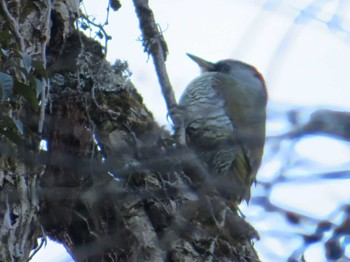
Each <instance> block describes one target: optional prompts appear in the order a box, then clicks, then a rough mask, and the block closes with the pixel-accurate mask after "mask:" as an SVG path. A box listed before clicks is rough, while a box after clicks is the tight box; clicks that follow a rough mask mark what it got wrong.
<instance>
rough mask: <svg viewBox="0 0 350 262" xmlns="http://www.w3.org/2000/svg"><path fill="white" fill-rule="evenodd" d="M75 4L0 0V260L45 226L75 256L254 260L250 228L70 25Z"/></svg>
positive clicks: (18, 256)
mask: <svg viewBox="0 0 350 262" xmlns="http://www.w3.org/2000/svg"><path fill="white" fill-rule="evenodd" d="M78 8H79V7H78V1H75V0H66V1H58V0H56V1H55V0H53V1H52V2H51V1H50V0H48V1H43V0H34V1H24V0H17V1H15V0H12V1H11V0H8V1H2V4H1V9H0V10H1V12H0V15H1V16H0V17H1V19H0V35H1V37H0V44H1V48H2V50H1V60H0V62H1V64H0V72H2V73H1V74H0V83H1V102H0V143H1V144H0V154H1V156H0V187H1V194H0V201H1V202H0V207H1V209H0V211H1V216H0V224H1V231H0V234H1V245H0V261H27V260H28V258H29V254H30V252H31V251H32V250H35V249H37V246H36V239H37V238H39V237H45V236H48V237H50V238H51V239H54V240H55V241H58V242H60V243H62V244H63V245H64V246H65V247H66V249H67V251H68V252H69V253H70V254H71V255H72V257H73V258H74V260H75V261H257V260H259V259H258V256H257V254H256V253H255V251H254V249H253V247H252V243H251V241H252V239H253V238H254V237H257V234H256V232H255V230H254V229H253V228H252V227H251V226H250V225H249V224H248V223H246V222H245V221H244V220H243V219H242V218H241V217H240V216H239V215H238V212H237V211H236V210H235V207H231V206H230V204H229V203H227V202H226V201H225V200H224V199H221V198H220V197H219V196H218V195H217V194H215V190H212V189H210V187H207V186H208V183H207V176H206V170H204V168H203V167H202V166H201V165H200V164H199V165H198V164H197V162H198V160H197V159H196V156H195V155H194V154H193V153H192V152H190V151H189V150H187V149H183V148H178V147H176V146H175V144H174V140H173V139H172V137H171V135H170V134H169V133H168V132H167V131H165V130H163V129H162V128H160V127H159V126H158V125H157V123H156V122H155V121H154V119H153V117H152V114H151V113H150V112H149V111H148V110H147V108H146V107H145V106H144V104H143V102H142V98H141V97H140V95H139V94H138V93H137V91H136V89H135V87H134V86H133V85H132V83H131V82H130V81H129V80H128V78H127V77H126V76H125V69H126V67H125V65H124V64H123V63H118V64H115V65H113V66H112V65H110V64H109V63H108V62H106V60H105V57H104V55H103V52H102V47H101V46H100V44H98V43H97V42H95V41H94V40H92V39H89V38H87V37H86V36H85V35H84V34H82V33H81V32H79V31H77V30H75V29H74V23H75V21H76V19H77V18H78V17H79V9H78ZM11 81H12V82H11ZM40 141H41V143H43V141H46V144H47V146H46V147H47V148H46V149H41V150H39V145H40Z"/></svg>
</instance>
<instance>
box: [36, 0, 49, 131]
mask: <svg viewBox="0 0 350 262" xmlns="http://www.w3.org/2000/svg"><path fill="white" fill-rule="evenodd" d="M50 21H51V0H47V13H46V20H45V36H44V40H43V41H42V43H41V60H42V62H43V66H44V68H45V69H46V47H47V43H48V42H49V40H50ZM43 83H44V84H43V85H42V86H41V97H40V99H41V105H40V106H41V108H40V118H39V125H38V132H39V134H41V133H42V131H43V127H44V121H45V110H46V105H47V100H48V97H49V94H50V79H49V78H47V79H44V81H43Z"/></svg>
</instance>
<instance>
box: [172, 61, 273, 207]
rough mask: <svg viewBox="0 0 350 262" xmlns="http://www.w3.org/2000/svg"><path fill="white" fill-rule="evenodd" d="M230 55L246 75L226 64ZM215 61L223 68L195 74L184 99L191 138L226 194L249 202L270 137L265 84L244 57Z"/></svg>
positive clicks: (187, 135)
mask: <svg viewBox="0 0 350 262" xmlns="http://www.w3.org/2000/svg"><path fill="white" fill-rule="evenodd" d="M226 61H228V66H229V67H230V68H229V69H230V70H232V68H233V67H236V64H237V63H238V67H237V68H238V69H237V70H238V72H239V70H241V69H242V68H243V71H242V72H243V77H241V76H242V74H241V75H239V74H238V76H237V77H236V76H235V73H234V74H232V71H227V69H226V68H223V67H222V63H224V64H225V62H226ZM220 63H221V64H220ZM212 65H215V66H217V69H216V70H214V69H215V68H214V69H212V70H211V71H213V72H205V73H203V74H202V75H200V76H199V77H197V78H196V79H194V80H193V81H192V82H191V83H190V84H189V85H188V87H187V88H186V90H185V91H184V93H183V95H182V97H181V99H180V102H179V105H180V106H181V107H182V108H183V109H184V112H185V113H184V122H185V126H186V139H187V144H188V146H189V147H190V148H192V149H193V150H194V151H195V152H196V153H197V154H198V156H199V158H200V159H201V160H202V161H203V163H205V164H206V165H207V167H208V169H209V171H210V173H212V174H213V177H212V179H213V182H214V183H215V185H216V186H217V189H218V191H219V192H220V194H221V195H223V196H224V197H225V198H228V199H230V200H235V201H237V202H241V201H242V199H244V200H246V201H247V202H248V201H249V199H250V187H251V185H252V183H253V181H255V177H256V173H257V170H258V168H259V166H260V163H261V158H262V153H263V146H264V142H265V119H266V113H265V107H266V100H267V94H266V89H265V84H264V82H263V79H262V76H261V75H260V74H259V73H258V72H257V71H256V70H255V71H251V72H249V70H250V69H248V73H252V75H248V78H246V76H245V75H244V74H246V72H244V70H246V69H245V68H253V67H250V66H249V65H246V64H244V63H241V62H237V61H233V60H224V61H221V62H219V63H217V64H212ZM218 66H219V68H218ZM225 66H226V64H225ZM220 67H221V68H220ZM233 69H235V68H233ZM253 69H254V68H253ZM237 70H236V71H235V72H237ZM216 71H223V72H216ZM226 71H227V72H226ZM252 76H253V77H254V78H253V79H252ZM245 78H246V79H248V80H247V81H244V80H245ZM259 85H260V86H259ZM251 86H253V88H251ZM257 109H258V112H256V110H257Z"/></svg>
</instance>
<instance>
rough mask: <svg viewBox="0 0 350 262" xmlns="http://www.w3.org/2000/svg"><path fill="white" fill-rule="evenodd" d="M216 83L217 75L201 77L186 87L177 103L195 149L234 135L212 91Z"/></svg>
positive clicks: (219, 102) (230, 124)
mask: <svg viewBox="0 0 350 262" xmlns="http://www.w3.org/2000/svg"><path fill="white" fill-rule="evenodd" d="M216 81H217V78H216V73H204V74H202V75H201V76H199V77H198V78H196V79H194V80H193V81H192V82H191V83H190V84H189V85H188V87H187V89H186V90H185V91H184V93H183V95H182V97H181V99H180V102H179V104H180V106H181V107H183V109H184V122H185V126H186V130H187V134H188V135H189V139H192V140H193V139H195V140H196V141H195V143H196V144H197V145H201V144H202V145H203V144H206V145H207V146H210V144H213V145H214V144H217V142H218V141H219V140H225V139H227V138H228V137H229V136H232V133H233V132H234V127H233V123H232V122H231V119H230V118H229V117H228V116H227V114H226V111H225V101H224V99H223V97H222V95H220V94H218V91H217V90H216V89H215V88H214V86H215V84H216ZM192 142H194V141H192Z"/></svg>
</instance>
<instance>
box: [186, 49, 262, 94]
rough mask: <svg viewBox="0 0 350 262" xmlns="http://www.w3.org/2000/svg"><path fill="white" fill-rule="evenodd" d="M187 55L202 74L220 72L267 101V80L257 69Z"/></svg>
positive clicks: (243, 64)
mask: <svg viewBox="0 0 350 262" xmlns="http://www.w3.org/2000/svg"><path fill="white" fill-rule="evenodd" d="M187 55H188V56H189V57H190V58H191V59H192V60H193V61H195V62H196V63H197V64H198V66H199V67H200V69H201V72H202V73H205V72H218V73H223V74H226V75H229V76H231V77H232V78H233V79H234V80H235V81H236V82H237V83H238V84H240V85H241V86H244V87H246V88H247V89H250V91H253V92H254V93H257V94H260V95H262V96H264V97H265V98H266V100H267V91H266V86H265V80H264V78H263V76H262V74H261V73H260V72H259V71H258V70H257V69H256V68H255V67H253V66H251V65H248V64H246V63H243V62H241V61H237V60H233V59H226V60H221V61H219V62H217V63H212V62H208V61H206V60H204V59H202V58H200V57H197V56H194V55H191V54H187Z"/></svg>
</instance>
